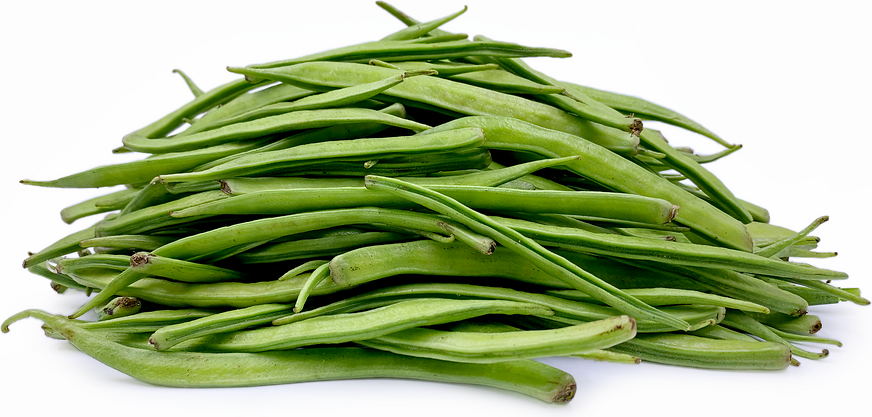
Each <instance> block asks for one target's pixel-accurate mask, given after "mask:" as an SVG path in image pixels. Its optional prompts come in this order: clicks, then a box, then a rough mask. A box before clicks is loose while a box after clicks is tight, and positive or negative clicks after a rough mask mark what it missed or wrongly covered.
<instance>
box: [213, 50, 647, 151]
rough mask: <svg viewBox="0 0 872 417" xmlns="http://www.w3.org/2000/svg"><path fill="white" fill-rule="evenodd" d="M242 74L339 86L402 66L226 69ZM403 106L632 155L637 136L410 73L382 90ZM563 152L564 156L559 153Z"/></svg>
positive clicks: (318, 64)
mask: <svg viewBox="0 0 872 417" xmlns="http://www.w3.org/2000/svg"><path fill="white" fill-rule="evenodd" d="M230 70H231V71H234V72H240V73H243V74H246V75H249V74H250V75H254V76H257V77H263V78H271V79H275V80H276V81H282V82H287V83H290V84H294V85H300V86H303V87H307V88H319V87H320V88H342V87H348V86H351V85H358V84H363V83H368V82H373V81H377V80H380V79H383V78H386V77H389V76H391V75H396V74H399V73H401V72H402V71H398V70H392V69H390V68H380V67H374V66H371V65H359V64H348V63H341V62H310V63H305V64H299V65H293V66H288V67H281V68H275V69H264V70H260V69H251V68H230ZM384 94H385V95H389V96H391V97H396V98H397V99H402V100H406V101H403V103H404V104H405V105H414V106H416V107H417V106H418V104H415V103H422V104H425V105H428V106H434V107H436V108H443V109H446V110H449V111H451V112H455V113H459V114H464V115H473V116H476V115H477V116H485V115H488V116H505V117H512V118H517V119H521V120H524V121H526V122H529V123H532V124H534V125H538V126H542V127H545V128H548V129H555V130H559V131H562V132H566V133H568V134H571V135H573V136H577V137H576V138H575V139H574V140H579V139H578V137H581V138H585V139H588V140H597V141H598V143H597V144H598V145H600V146H603V147H605V148H607V149H609V150H611V151H613V152H615V153H618V154H621V155H626V156H633V155H635V154H636V149H637V148H638V138H635V137H631V136H630V135H627V134H626V133H625V132H621V131H619V130H617V129H612V128H608V127H606V126H602V125H598V124H595V123H591V122H589V121H587V120H584V119H581V118H578V117H575V116H573V115H571V114H569V113H566V112H565V111H563V110H560V109H558V108H555V107H552V106H549V105H547V104H542V103H538V102H535V101H532V100H527V99H524V98H521V97H517V96H513V95H510V94H504V93H500V92H496V91H492V90H488V89H486V88H481V87H476V86H472V85H468V84H464V83H460V82H456V81H451V80H448V79H444V78H438V77H415V78H411V79H408V80H406V81H405V82H403V83H402V84H399V85H397V86H395V87H393V88H390V89H388V90H386V91H385V92H384ZM562 156H569V155H562Z"/></svg>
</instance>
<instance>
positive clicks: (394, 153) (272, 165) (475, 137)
mask: <svg viewBox="0 0 872 417" xmlns="http://www.w3.org/2000/svg"><path fill="white" fill-rule="evenodd" d="M417 78H421V77H417ZM376 113H378V112H376ZM379 114H381V113H379ZM398 119H399V118H398ZM400 120H403V119H400ZM219 130H220V129H219ZM426 136H433V135H426ZM426 136H418V135H416V136H399V137H391V138H362V139H353V140H343V141H332V142H321V143H310V144H305V145H299V146H295V147H293V148H289V149H282V150H276V151H270V152H261V153H257V154H250V155H246V156H243V157H240V158H238V159H235V160H233V161H229V162H227V163H225V164H222V165H219V166H216V167H214V168H211V169H208V170H205V171H199V172H190V173H183V174H171V175H161V176H159V177H158V178H156V179H157V180H159V181H162V182H182V181H207V180H220V179H224V178H227V177H237V176H246V175H252V174H258V173H262V172H269V171H274V170H277V169H287V168H291V167H299V166H305V165H313V164H316V163H324V162H329V161H331V160H349V159H361V160H364V161H365V160H368V159H372V158H379V159H380V158H392V157H400V156H409V155H421V154H427V153H443V152H451V151H459V150H465V149H470V148H478V147H480V146H481V144H482V143H483V142H484V133H482V131H481V129H457V130H453V131H449V132H445V133H444V134H442V135H438V136H434V137H433V138H431V140H428V139H427V138H426ZM422 138H423V139H422Z"/></svg>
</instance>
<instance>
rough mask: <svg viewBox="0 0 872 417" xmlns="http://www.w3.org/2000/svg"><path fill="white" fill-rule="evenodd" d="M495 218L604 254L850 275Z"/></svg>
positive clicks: (810, 275)
mask: <svg viewBox="0 0 872 417" xmlns="http://www.w3.org/2000/svg"><path fill="white" fill-rule="evenodd" d="M496 221H498V222H500V223H502V224H504V225H506V226H508V227H511V228H513V229H515V230H518V231H519V232H521V233H524V234H526V235H527V236H531V237H533V238H534V239H537V240H538V241H540V242H542V244H544V245H547V246H555V247H559V248H563V249H566V250H572V251H579V252H585V253H592V254H597V255H603V256H615V257H620V258H627V259H635V260H645V261H655V262H662V263H669V264H676V265H685V266H695V267H703V268H721V269H733V270H737V271H745V272H750V273H755V274H764V275H772V276H782V277H795V278H796V279H800V280H815V279H822V278H827V279H845V278H847V277H848V275H847V274H845V273H844V272H837V271H831V270H828V269H821V268H816V267H813V266H811V265H804V264H796V263H788V262H783V261H779V260H775V259H771V258H764V257H762V256H758V255H755V254H751V253H747V252H743V251H737V250H732V249H727V248H720V247H717V246H707V245H695V244H688V243H680V242H668V241H665V240H663V241H660V240H653V239H644V238H637V237H632V236H619V235H604V234H594V233H590V232H586V231H583V230H580V229H569V228H564V227H559V226H548V225H539V224H535V223H531V222H527V221H524V220H518V219H510V218H496Z"/></svg>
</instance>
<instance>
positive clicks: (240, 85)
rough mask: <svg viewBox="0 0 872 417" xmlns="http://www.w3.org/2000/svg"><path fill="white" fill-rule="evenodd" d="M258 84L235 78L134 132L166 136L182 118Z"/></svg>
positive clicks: (144, 135)
mask: <svg viewBox="0 0 872 417" xmlns="http://www.w3.org/2000/svg"><path fill="white" fill-rule="evenodd" d="M258 85H260V84H259V83H256V84H251V83H249V82H247V81H246V80H245V79H241V80H234V81H231V82H229V83H227V84H224V85H221V86H218V87H216V88H213V89H212V90H209V91H207V92H205V93H203V94H201V95H199V96H197V97H195V98H194V99H193V100H191V101H190V102H188V103H186V104H185V105H183V106H182V107H179V108H178V109H177V110H175V111H173V112H172V113H170V114H168V115H166V116H164V117H163V118H161V119H160V120H158V121H156V122H154V123H152V124H150V125H148V126H146V127H143V128H141V129H139V130H137V131H135V132H134V134H136V135H139V136H142V137H146V138H157V137H161V136H164V135H166V134H168V133H170V132H172V131H173V130H175V129H176V128H178V127H179V126H181V125H182V123H183V121H182V119H184V118H193V117H194V116H196V115H197V114H200V113H202V112H204V111H206V110H208V109H210V108H212V107H215V106H217V105H219V104H221V103H224V102H227V101H230V100H231V99H233V98H234V97H236V96H237V95H239V94H242V93H245V92H246V91H248V90H251V89H253V88H255V87H258Z"/></svg>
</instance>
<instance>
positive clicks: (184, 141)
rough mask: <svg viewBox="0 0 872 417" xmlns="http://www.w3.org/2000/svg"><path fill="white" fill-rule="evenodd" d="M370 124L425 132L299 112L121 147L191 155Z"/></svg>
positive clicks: (387, 118) (358, 114)
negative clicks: (311, 131)
mask: <svg viewBox="0 0 872 417" xmlns="http://www.w3.org/2000/svg"><path fill="white" fill-rule="evenodd" d="M419 78H420V77H419ZM373 122H377V123H383V124H386V125H389V126H397V127H402V128H406V129H410V130H413V131H421V130H425V129H428V128H429V126H427V125H423V124H420V123H415V122H412V121H410V120H406V119H403V118H400V117H396V116H392V115H389V114H386V113H382V112H378V111H375V110H370V109H353V108H347V109H324V110H300V111H296V112H292V113H285V114H280V115H278V116H270V117H264V118H262V119H257V120H252V121H249V122H242V123H237V124H234V125H229V126H224V127H221V128H218V129H215V130H209V131H205V132H199V133H194V134H191V135H187V136H184V137H180V138H173V139H148V138H146V137H144V136H140V135H135V134H131V135H127V136H125V137H124V146H125V147H127V148H128V149H131V150H134V151H137V152H146V153H161V154H162V153H169V152H181V151H191V150H195V149H198V148H204V147H208V146H216V145H222V144H225V143H228V142H240V141H244V140H249V139H256V138H259V137H262V136H266V135H274V134H279V133H284V132H288V131H293V130H302V129H313V128H320V127H329V126H336V125H342V124H355V123H373Z"/></svg>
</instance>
